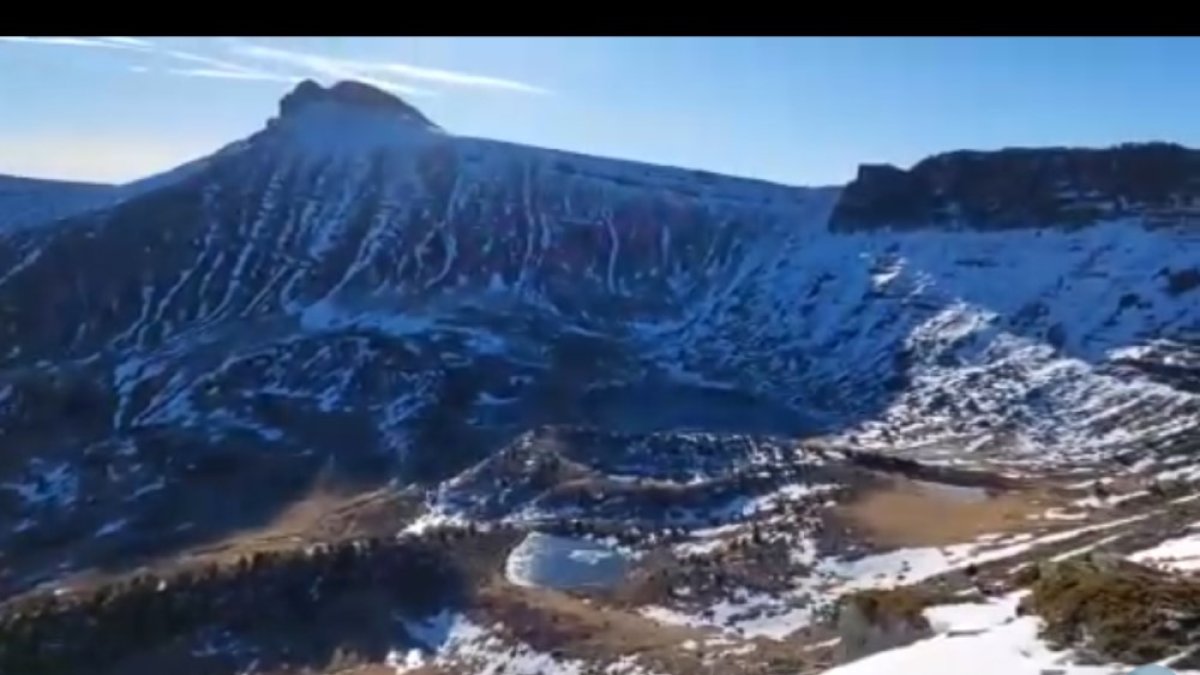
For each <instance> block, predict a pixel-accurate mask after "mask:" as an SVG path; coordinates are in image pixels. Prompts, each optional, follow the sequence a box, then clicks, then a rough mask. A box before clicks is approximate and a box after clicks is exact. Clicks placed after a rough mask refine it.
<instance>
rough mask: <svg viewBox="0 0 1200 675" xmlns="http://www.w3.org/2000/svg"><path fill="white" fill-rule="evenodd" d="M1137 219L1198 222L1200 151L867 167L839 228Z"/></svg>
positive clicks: (1067, 153) (958, 156)
mask: <svg viewBox="0 0 1200 675" xmlns="http://www.w3.org/2000/svg"><path fill="white" fill-rule="evenodd" d="M1126 217H1135V218H1141V219H1144V220H1145V221H1146V222H1147V223H1148V224H1152V225H1167V224H1173V223H1187V224H1190V225H1193V226H1195V225H1197V224H1200V151H1196V150H1192V149H1190V148H1185V147H1182V146H1179V145H1172V144H1167V143H1147V144H1129V145H1121V146H1117V147H1113V148H1106V149H1084V148H1035V149H1026V148H1020V149H1009V150H1001V151H998V152H970V151H960V152H951V153H946V154H942V155H936V156H934V157H930V158H928V159H925V160H922V161H921V162H918V163H917V164H916V165H915V166H913V167H912V168H911V169H908V170H903V169H899V168H896V167H894V166H890V165H865V166H863V167H861V168H860V169H859V173H858V176H857V178H856V179H855V180H854V181H853V182H852V183H850V185H849V186H847V188H846V190H845V192H844V193H843V194H842V199H841V201H840V202H839V204H838V207H837V209H836V210H835V212H834V216H833V220H832V227H833V229H835V230H841V231H850V230H870V229H879V228H889V227H890V228H898V229H914V228H921V227H947V226H958V227H973V228H979V229H995V230H1003V229H1013V228H1029V227H1047V226H1080V225H1089V224H1094V223H1096V222H1099V221H1101V220H1111V219H1116V218H1126Z"/></svg>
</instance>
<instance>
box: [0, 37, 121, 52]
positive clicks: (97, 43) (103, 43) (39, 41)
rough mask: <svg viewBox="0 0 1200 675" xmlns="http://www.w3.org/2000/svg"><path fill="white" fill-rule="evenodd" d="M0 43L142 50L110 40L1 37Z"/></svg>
mask: <svg viewBox="0 0 1200 675" xmlns="http://www.w3.org/2000/svg"><path fill="white" fill-rule="evenodd" d="M0 42H18V43H21V44H34V45H53V46H58V47H98V48H101V49H141V48H140V47H134V46H133V45H130V44H124V43H121V42H113V41H112V40H111V39H109V38H78V37H11V36H3V37H0Z"/></svg>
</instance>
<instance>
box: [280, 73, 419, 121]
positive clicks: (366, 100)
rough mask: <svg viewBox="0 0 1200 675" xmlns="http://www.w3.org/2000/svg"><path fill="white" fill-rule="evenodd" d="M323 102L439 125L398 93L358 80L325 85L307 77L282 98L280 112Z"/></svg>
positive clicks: (292, 113) (294, 111)
mask: <svg viewBox="0 0 1200 675" xmlns="http://www.w3.org/2000/svg"><path fill="white" fill-rule="evenodd" d="M320 104H335V105H338V106H343V107H346V108H348V109H355V110H370V111H376V112H378V111H383V112H387V113H391V114H394V115H395V116H396V117H398V118H400V119H403V120H405V121H407V122H409V123H413V124H417V125H419V126H423V127H430V128H435V127H436V126H437V125H435V124H434V123H433V122H431V121H430V120H429V118H427V117H425V115H424V114H422V113H421V111H420V110H417V109H416V108H414V107H413V106H411V105H409V104H408V103H406V102H405V101H403V100H402V99H400V98H399V97H398V96H395V95H393V94H389V93H388V92H386V91H383V90H382V89H378V88H376V87H373V86H371V85H368V84H363V83H362V82H356V81H343V82H338V83H336V84H334V85H332V86H330V87H323V86H321V85H320V84H318V83H317V82H314V81H312V80H305V81H303V82H301V83H300V84H298V85H296V88H295V89H293V90H292V91H291V92H290V93H288V94H287V95H286V96H284V97H283V98H282V99H281V100H280V101H279V116H280V117H281V118H283V119H289V118H293V117H296V116H297V115H299V114H300V113H301V111H304V110H307V109H310V108H311V107H313V106H315V105H320Z"/></svg>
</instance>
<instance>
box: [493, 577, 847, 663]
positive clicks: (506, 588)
mask: <svg viewBox="0 0 1200 675" xmlns="http://www.w3.org/2000/svg"><path fill="white" fill-rule="evenodd" d="M475 612H476V614H477V616H476V619H477V620H478V621H479V622H480V623H482V624H484V625H493V624H496V623H499V624H500V625H501V626H502V627H501V628H500V631H501V635H503V636H504V637H505V638H507V639H509V640H512V641H517V642H521V643H524V644H527V645H529V646H530V647H532V648H533V649H536V650H538V651H541V652H544V653H549V654H555V655H557V656H561V657H563V658H571V659H582V660H584V661H585V662H588V663H592V664H596V665H598V666H600V668H601V669H603V667H604V666H605V665H607V664H611V663H613V662H615V661H617V660H619V659H621V658H623V657H627V656H634V657H637V659H638V662H639V663H640V664H641V665H643V666H644V667H646V668H648V669H650V670H651V671H654V672H660V673H680V674H687V675H692V674H694V673H695V674H711V675H717V674H721V675H724V674H726V673H728V674H730V675H740V674H743V673H764V674H765V673H793V674H794V673H804V672H810V671H812V670H814V669H815V668H816V667H817V666H818V665H819V664H818V663H817V659H818V658H824V655H822V654H818V653H817V652H814V651H805V650H804V646H805V643H803V642H801V641H800V640H784V641H775V640H768V639H754V640H745V641H744V643H753V645H754V647H755V648H754V649H753V650H752V651H749V652H748V653H742V654H740V655H739V654H725V655H723V656H722V655H720V653H721V652H717V651H714V653H712V654H708V655H707V656H706V651H712V650H715V649H716V648H715V647H706V646H705V644H704V643H705V640H706V639H707V638H712V637H714V634H713V633H711V632H709V631H707V630H702V629H698V628H691V627H687V626H676V625H670V624H663V623H660V622H657V621H654V620H652V619H648V618H646V617H643V616H641V615H640V614H637V613H636V612H632V611H629V610H628V609H625V610H622V609H619V608H616V607H612V606H608V605H606V604H605V603H604V602H603V601H602V600H600V599H598V598H591V599H588V598H583V597H580V596H576V595H573V594H569V593H565V592H560V591H555V590H552V589H542V588H521V587H516V586H512V585H510V584H508V583H507V582H505V581H504V580H503V579H500V578H498V577H497V578H495V579H493V581H492V582H491V583H489V584H488V585H487V586H486V587H485V588H484V590H483V591H482V592H481V594H480V596H479V598H478V600H477V607H476V609H475ZM689 640H691V641H694V642H695V643H696V645H697V648H696V649H694V650H693V649H684V648H683V644H684V643H685V642H687V641H689ZM736 642H737V643H739V644H744V643H743V642H742V641H740V640H739V641H736ZM725 649H728V644H727V645H726V646H725V647H723V648H722V650H725Z"/></svg>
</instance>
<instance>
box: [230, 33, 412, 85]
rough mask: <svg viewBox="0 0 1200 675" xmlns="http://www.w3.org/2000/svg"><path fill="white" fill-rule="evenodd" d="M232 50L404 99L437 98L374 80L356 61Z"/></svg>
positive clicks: (246, 47) (244, 48)
mask: <svg viewBox="0 0 1200 675" xmlns="http://www.w3.org/2000/svg"><path fill="white" fill-rule="evenodd" d="M233 51H234V52H235V53H237V54H238V55H241V56H246V57H249V58H253V59H259V60H262V61H271V62H275V63H280V64H284V65H288V66H292V67H296V68H301V69H303V70H307V71H309V72H310V73H313V74H315V75H321V76H324V77H328V78H331V79H336V80H358V81H359V82H362V83H364V84H369V85H371V86H373V87H378V88H379V89H384V90H387V91H391V92H395V93H397V94H403V95H405V96H435V95H436V92H433V91H430V90H428V89H421V88H419V87H412V86H409V85H406V84H400V83H399V82H393V81H391V80H385V79H383V78H378V77H373V76H371V75H368V74H367V73H366V71H365V69H363V68H361V67H360V64H359V63H358V62H356V61H349V60H346V59H337V58H331V57H328V56H319V55H317V54H303V53H300V52H293V51H288V50H286V49H276V48H274V47H261V46H258V45H237V46H235V47H233Z"/></svg>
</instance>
